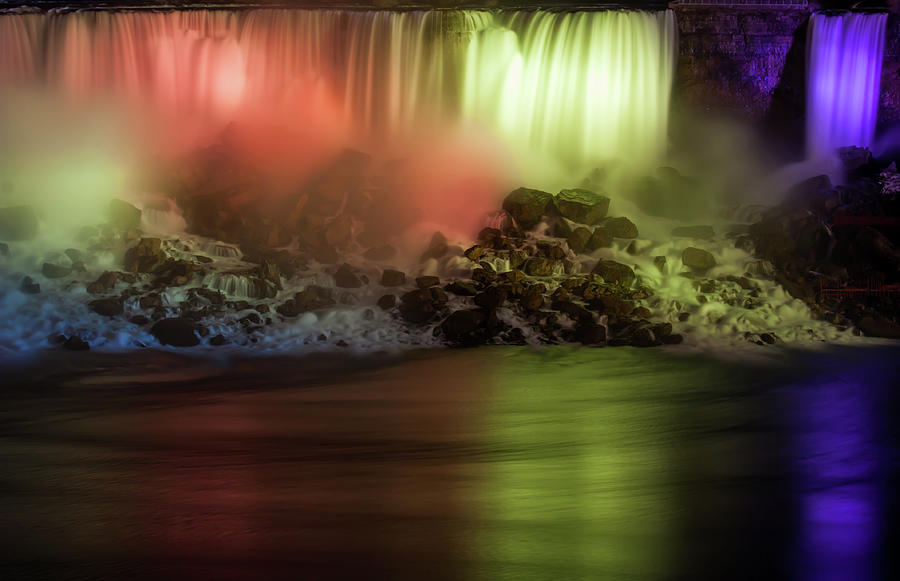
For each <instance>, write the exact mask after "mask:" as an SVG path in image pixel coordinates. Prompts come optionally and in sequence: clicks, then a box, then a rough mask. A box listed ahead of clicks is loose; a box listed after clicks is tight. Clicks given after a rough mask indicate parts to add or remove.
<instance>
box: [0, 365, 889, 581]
mask: <svg viewBox="0 0 900 581" xmlns="http://www.w3.org/2000/svg"><path fill="white" fill-rule="evenodd" d="M772 353H774V352H772ZM897 354H898V352H897V349H896V348H888V347H872V348H869V349H836V348H832V349H829V350H827V351H825V352H822V353H819V354H809V353H806V354H802V353H791V352H788V351H786V352H782V353H780V354H778V355H773V356H771V357H769V358H768V359H767V360H765V361H757V362H753V361H747V360H744V359H743V358H734V357H732V358H730V359H716V358H712V357H706V356H697V355H688V354H684V353H683V352H681V351H674V352H670V351H666V350H639V349H631V348H623V349H568V348H549V349H545V350H542V351H534V350H531V349H527V348H523V349H515V348H499V349H494V348H489V349H475V350H462V351H445V352H440V353H431V354H419V355H412V356H404V357H402V358H396V359H391V358H386V357H385V358H373V359H368V360H365V359H346V358H343V359H342V358H337V357H335V358H331V359H328V358H321V357H320V358H317V359H301V360H298V359H293V358H281V359H252V360H245V361H237V362H231V363H225V364H216V363H215V362H208V361H197V360H192V359H188V358H180V357H178V356H176V355H174V354H154V353H150V352H145V353H142V354H129V355H122V356H112V357H111V356H104V355H97V354H93V353H92V354H88V355H74V356H71V357H70V355H68V354H66V355H64V356H62V357H64V358H68V359H63V360H56V361H42V362H39V365H37V366H33V367H31V368H28V369H25V370H9V369H7V370H5V372H4V378H5V379H6V380H7V381H6V383H5V384H4V388H3V389H2V390H0V400H2V401H0V466H2V470H0V492H2V495H0V528H2V530H3V531H4V532H5V539H6V541H5V543H6V546H5V549H4V551H2V553H0V574H2V578H3V579H4V580H6V579H19V578H23V579H24V578H35V577H44V578H53V579H67V578H77V579H82V578H129V579H158V578H161V577H166V578H169V579H197V578H216V579H260V578H264V579H280V578H284V579H296V578H311V579H417V580H418V579H426V578H427V579H447V580H470V579H491V580H493V579H535V580H537V579H541V580H543V579H547V580H557V579H648V580H650V579H701V578H702V579H854V580H857V579H859V580H864V579H883V578H890V577H891V573H892V572H896V566H895V565H896V564H895V563H893V562H890V561H889V557H888V555H889V551H888V548H889V547H891V546H892V545H893V544H895V541H896V536H897V533H896V531H897V529H898V526H897V524H898V522H900V519H898V512H897V507H896V506H895V504H896V503H893V501H892V498H893V496H894V495H893V494H892V491H895V489H896V482H897V469H896V465H895V464H896V462H895V460H896V457H897V428H896V426H895V425H894V424H893V423H892V422H891V421H890V419H891V418H892V417H893V416H894V415H895V414H896V410H897V398H896V397H894V396H893V395H891V392H890V390H889V389H888V388H890V387H891V386H892V385H895V384H900V369H898V365H897V364H896V361H900V359H898V358H897ZM892 459H893V460H892Z"/></svg>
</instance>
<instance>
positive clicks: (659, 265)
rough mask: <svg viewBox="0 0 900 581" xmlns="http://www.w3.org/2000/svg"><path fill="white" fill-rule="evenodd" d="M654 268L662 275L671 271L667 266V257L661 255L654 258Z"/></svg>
mask: <svg viewBox="0 0 900 581" xmlns="http://www.w3.org/2000/svg"><path fill="white" fill-rule="evenodd" d="M653 266H655V267H656V270H658V271H659V272H660V274H666V273H667V272H668V270H669V268H668V266H667V264H666V257H665V256H661V255H660V256H654V257H653Z"/></svg>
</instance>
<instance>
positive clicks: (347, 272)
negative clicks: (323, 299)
mask: <svg viewBox="0 0 900 581" xmlns="http://www.w3.org/2000/svg"><path fill="white" fill-rule="evenodd" d="M334 284H335V286H337V287H338V288H359V287H361V286H363V281H362V279H361V278H360V277H359V276H358V275H357V274H356V272H355V271H354V269H353V267H351V266H350V265H349V264H347V263H344V264H342V265H341V266H340V268H338V269H337V272H335V273H334Z"/></svg>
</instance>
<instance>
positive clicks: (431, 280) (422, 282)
mask: <svg viewBox="0 0 900 581" xmlns="http://www.w3.org/2000/svg"><path fill="white" fill-rule="evenodd" d="M439 284H441V279H440V278H438V277H436V276H420V277H418V278H417V279H416V286H417V287H419V288H428V287H430V286H437V285H439Z"/></svg>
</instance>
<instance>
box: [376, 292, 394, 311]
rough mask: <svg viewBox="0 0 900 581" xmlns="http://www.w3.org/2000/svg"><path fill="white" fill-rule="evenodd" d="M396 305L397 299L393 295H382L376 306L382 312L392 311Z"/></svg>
mask: <svg viewBox="0 0 900 581" xmlns="http://www.w3.org/2000/svg"><path fill="white" fill-rule="evenodd" d="M396 304H397V297H396V296H394V295H383V296H382V297H381V298H379V299H378V306H379V307H381V309H382V310H384V311H388V310H390V309H393V308H394V306H395V305H396Z"/></svg>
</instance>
